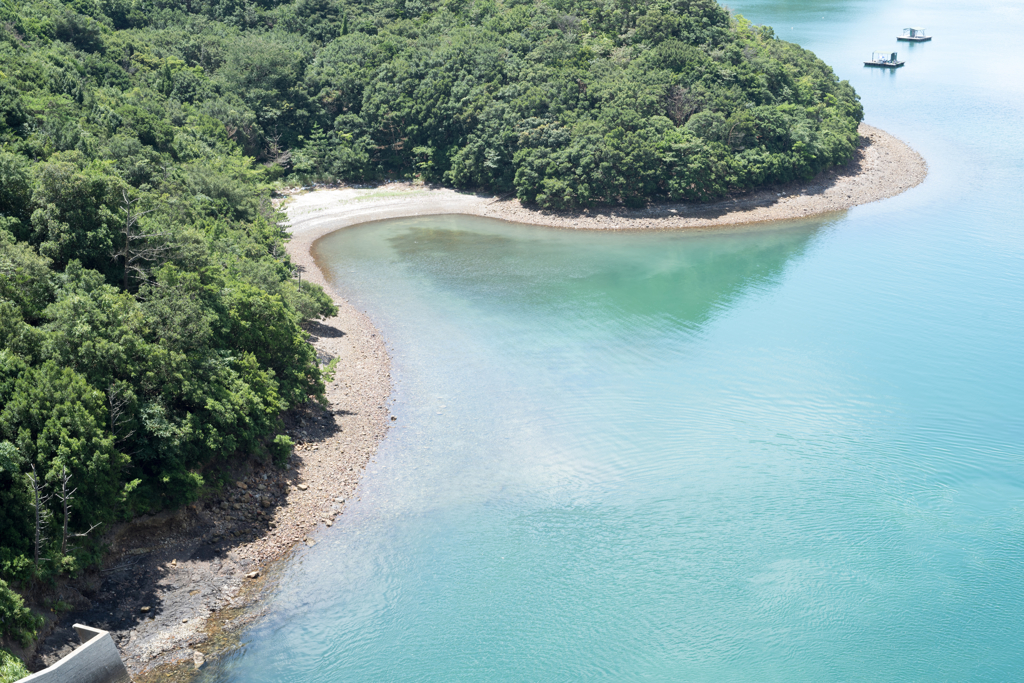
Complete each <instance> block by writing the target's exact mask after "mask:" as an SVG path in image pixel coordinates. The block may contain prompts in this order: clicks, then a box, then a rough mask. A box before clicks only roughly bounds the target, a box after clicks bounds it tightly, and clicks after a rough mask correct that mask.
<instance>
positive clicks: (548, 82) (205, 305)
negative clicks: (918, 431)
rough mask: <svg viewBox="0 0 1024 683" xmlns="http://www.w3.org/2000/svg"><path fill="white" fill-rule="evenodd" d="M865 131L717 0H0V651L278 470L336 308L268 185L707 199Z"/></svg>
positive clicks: (839, 94) (810, 70)
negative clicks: (250, 464) (160, 522)
mask: <svg viewBox="0 0 1024 683" xmlns="http://www.w3.org/2000/svg"><path fill="white" fill-rule="evenodd" d="M860 118H861V108H860V105H859V103H858V99H857V96H856V94H855V93H854V91H853V90H852V88H851V87H850V86H849V84H847V83H845V82H840V81H838V79H836V77H835V76H834V74H833V73H832V71H831V70H830V69H829V68H828V67H827V66H826V65H825V64H823V63H822V62H821V61H820V60H818V59H817V58H816V57H814V55H812V54H811V53H809V52H807V51H805V50H802V49H801V48H799V47H798V46H795V45H792V44H789V43H785V42H783V41H780V40H778V39H776V38H774V36H773V34H772V31H771V29H769V28H765V27H757V26H752V25H750V24H749V23H748V22H746V21H745V20H744V19H743V18H742V17H731V16H730V15H729V13H728V12H727V11H726V10H724V9H723V8H722V7H720V6H719V5H717V4H715V3H714V2H712V1H711V0H659V1H655V0H639V1H635V2H634V1H632V0H614V1H609V2H605V3H596V2H592V0H537V1H534V0H530V1H529V2H523V1H520V0H505V1H504V2H502V1H499V0H443V1H441V2H436V1H434V0H375V1H374V2H369V3H365V4H359V3H356V2H349V1H346V0H339V1H332V0H297V1H296V2H291V3H280V2H276V1H275V0H256V1H252V0H74V1H73V2H58V1H56V0H0V631H2V632H3V634H5V635H7V636H14V637H22V636H27V635H28V634H30V633H31V631H32V629H33V628H34V622H33V620H32V619H31V618H30V617H29V616H28V615H27V614H26V613H25V612H24V610H23V609H21V608H20V607H19V604H18V601H17V598H16V596H15V594H14V593H13V592H11V590H9V589H8V587H7V585H8V584H13V585H16V586H19V587H22V588H25V587H29V588H30V587H31V586H33V585H38V584H39V582H41V581H46V580H47V579H48V577H52V576H54V575H55V574H59V573H61V572H74V571H76V569H77V568H79V567H81V566H83V565H84V564H86V563H89V562H92V561H95V558H96V556H97V555H96V554H97V552H98V551H99V548H98V547H97V546H96V544H95V543H93V541H92V539H93V538H95V537H96V536H98V534H99V533H100V532H101V531H102V528H103V525H104V524H107V523H110V522H112V521H114V520H116V519H120V518H125V517H127V516H131V515H133V514H136V513H138V512H142V511H147V510H153V509H157V508H161V507H166V506H171V505H178V504H181V503H183V502H187V501H189V500H192V499H194V498H195V497H196V496H198V495H200V494H201V491H202V489H203V487H206V486H216V485H218V476H219V475H218V472H219V471H220V469H219V468H221V466H222V465H224V464H226V463H229V462H231V461H232V459H234V458H237V457H239V455H242V454H245V455H247V456H255V457H263V458H271V457H275V456H277V457H282V456H284V455H285V454H286V453H287V452H288V449H289V443H288V441H287V438H286V437H284V436H283V435H281V434H280V433H279V432H280V430H279V418H278V416H279V414H280V413H281V411H282V410H285V409H287V408H289V407H291V406H295V405H297V404H299V403H302V402H305V401H307V400H309V399H310V397H314V398H315V397H317V396H318V395H321V394H322V391H323V379H322V376H321V372H320V369H319V367H318V364H317V362H316V358H315V356H314V354H313V352H312V350H311V348H310V346H309V344H308V343H307V341H306V338H305V335H304V333H303V332H302V329H301V327H300V324H301V323H302V321H304V320H307V319H311V318H315V317H318V316H321V315H324V314H327V313H330V312H331V311H332V309H333V306H332V304H331V302H330V300H329V299H328V298H327V297H326V296H325V294H324V293H323V292H322V291H321V290H319V289H318V288H317V287H315V286H311V285H309V284H308V283H303V282H300V281H299V280H298V279H296V278H295V273H294V272H293V270H294V269H293V268H292V266H291V264H290V263H289V261H288V259H287V256H286V254H285V250H284V247H283V242H284V239H285V237H286V236H285V235H284V234H283V232H282V230H281V228H280V226H279V222H280V218H281V217H280V215H279V214H278V213H277V212H276V211H275V209H274V207H273V205H272V204H271V201H270V190H271V187H272V185H273V184H274V183H290V182H308V181H310V180H316V179H333V178H340V179H346V180H377V179H386V178H412V177H420V178H422V179H424V180H426V181H430V182H438V183H444V184H448V185H452V186H456V187H464V188H480V189H485V190H488V191H491V192H496V193H503V194H508V195H516V196H518V197H519V198H520V199H522V200H523V201H524V202H527V203H531V204H535V205H540V206H543V207H578V206H585V205H590V204H595V203H604V204H626V205H630V206H636V205H641V204H643V203H645V202H648V201H650V200H657V199H686V200H694V201H704V200H709V199H713V198H715V197H719V196H721V195H723V194H724V193H725V192H727V191H729V190H730V189H735V188H747V187H752V186H757V185H760V184H764V183H769V182H778V181H789V180H793V179H797V178H806V177H810V176H811V175H813V174H814V173H816V172H817V171H819V170H821V169H822V168H825V167H827V166H829V165H831V164H835V163H839V162H842V161H845V160H846V159H848V158H849V157H850V155H851V154H852V152H853V150H854V145H855V141H856V126H857V123H858V122H859V121H860ZM72 490H75V493H74V494H73V495H71V496H70V497H68V496H67V495H66V494H67V492H69V491H72ZM62 498H64V499H66V500H67V504H66V505H65V503H64V502H63V501H62ZM96 525H100V526H99V527H98V530H96ZM90 529H93V533H92V534H91V535H88V536H76V534H85V533H86V532H88V531H89V530H90ZM37 532H38V533H37Z"/></svg>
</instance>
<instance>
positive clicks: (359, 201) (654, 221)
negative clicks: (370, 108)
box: [287, 123, 928, 283]
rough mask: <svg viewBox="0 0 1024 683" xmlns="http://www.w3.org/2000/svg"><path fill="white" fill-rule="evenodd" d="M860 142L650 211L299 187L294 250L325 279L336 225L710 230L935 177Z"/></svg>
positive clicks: (890, 151) (902, 147)
mask: <svg viewBox="0 0 1024 683" xmlns="http://www.w3.org/2000/svg"><path fill="white" fill-rule="evenodd" d="M858 130H859V132H860V145H859V148H858V150H857V153H856V155H855V157H854V158H853V159H852V160H851V161H850V162H848V163H847V164H845V165H844V166H841V167H837V168H834V169H829V170H827V171H824V172H822V173H821V174H819V175H818V176H817V177H815V178H814V179H812V180H810V181H807V182H799V183H791V184H788V185H781V186H775V187H769V188H765V189H763V190H759V191H757V192H751V193H744V194H739V195H736V196H733V197H729V198H727V199H724V200H721V201H718V202H714V203H711V204H684V203H676V204H673V203H662V204H655V205H652V206H649V207H646V208H643V209H625V208H620V207H611V208H601V209H591V210H583V211H571V212H570V211H543V210H537V209H531V208H527V207H524V206H523V205H522V204H521V203H520V202H519V201H518V200H515V199H502V198H500V197H494V196H487V195H479V194H470V193H464V192H457V191H455V190H451V189H447V188H432V187H426V186H422V185H420V186H416V185H413V184H411V183H392V184H390V185H385V186H382V187H377V188H373V189H360V188H356V187H348V188H338V189H323V190H317V191H314V192H304V193H302V192H301V191H299V192H297V193H296V194H295V195H294V196H293V197H291V198H290V199H289V204H288V207H287V210H288V216H289V220H290V226H291V233H292V241H291V242H290V243H289V253H290V254H291V256H292V259H293V261H295V262H296V263H297V264H298V265H300V266H301V267H303V268H305V269H306V270H307V271H308V272H309V273H310V274H311V276H312V277H313V278H317V280H318V282H321V283H324V281H323V278H322V275H320V274H319V268H318V267H317V265H316V263H315V262H314V260H313V259H312V258H311V257H310V255H309V254H310V249H311V248H312V245H313V242H315V241H316V240H317V239H319V238H320V237H323V236H324V235H327V234H329V233H331V232H334V231H335V230H339V229H341V228H345V227H349V226H352V225H356V224H359V223H367V222H371V221H376V220H385V219H389V218H402V217H407V216H425V215H436V214H446V213H459V214H469V215H474V216H481V217H486V218H496V219H500V220H507V221H511V222H515V223H527V224H532V225H541V226H547V227H553V228H568V229H576V230H686V229H711V228H718V227H725V226H739V225H746V224H752V223H766V222H771V221H780V220H794V219H800V218H810V217H812V216H816V215H820V214H825V213H834V212H838V211H844V210H846V209H850V208H853V207H854V206H859V205H861V204H869V203H871V202H876V201H879V200H882V199H887V198H889V197H894V196H896V195H898V194H902V193H903V192H906V191H907V190H909V189H911V188H912V187H915V186H917V185H919V184H920V183H921V182H923V181H924V179H925V177H926V176H927V175H928V164H927V163H926V162H925V160H924V159H923V158H922V157H921V155H920V154H918V153H917V152H916V151H915V150H914V149H913V148H911V147H910V146H909V145H907V144H906V143H905V142H903V141H902V140H900V139H899V138H897V137H895V136H893V135H890V134H889V133H886V132H885V131H883V130H881V129H878V128H874V127H873V126H869V125H867V124H863V123H862V124H861V125H860V128H859V129H858Z"/></svg>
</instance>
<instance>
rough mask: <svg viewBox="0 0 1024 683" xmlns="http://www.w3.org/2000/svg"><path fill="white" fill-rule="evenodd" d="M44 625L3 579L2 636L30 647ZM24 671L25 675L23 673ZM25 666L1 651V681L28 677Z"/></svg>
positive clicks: (0, 591) (0, 596) (0, 594)
mask: <svg viewBox="0 0 1024 683" xmlns="http://www.w3.org/2000/svg"><path fill="white" fill-rule="evenodd" d="M42 625H43V619H42V617H37V616H36V615H34V614H32V611H31V610H29V608H28V607H25V601H24V600H23V599H22V597H21V596H20V595H18V594H17V593H15V592H14V591H13V590H12V589H11V588H10V587H9V586H8V585H7V582H6V581H4V580H3V579H0V634H3V635H4V636H5V637H7V638H13V639H14V640H17V641H19V642H20V643H21V644H22V647H26V646H28V643H29V641H30V640H31V639H32V638H33V637H35V634H36V630H37V629H39V628H40V627H41V626H42ZM22 671H24V674H21V672H22ZM27 675H28V672H27V671H25V667H24V665H22V663H21V662H20V661H19V660H18V659H17V658H16V657H14V656H13V655H11V654H10V653H9V652H6V651H4V650H0V680H4V681H6V680H12V681H16V680H18V678H14V676H19V677H23V676H27Z"/></svg>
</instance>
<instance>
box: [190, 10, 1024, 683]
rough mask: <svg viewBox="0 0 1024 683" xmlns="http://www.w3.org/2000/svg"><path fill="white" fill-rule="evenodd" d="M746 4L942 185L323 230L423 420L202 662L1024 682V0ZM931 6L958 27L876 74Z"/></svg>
mask: <svg viewBox="0 0 1024 683" xmlns="http://www.w3.org/2000/svg"><path fill="white" fill-rule="evenodd" d="M730 6H731V7H732V8H733V9H734V10H737V11H740V12H742V13H743V14H744V15H745V16H747V17H748V18H750V19H752V20H753V21H755V22H756V23H767V24H771V25H773V26H775V27H776V29H777V32H778V34H779V35H781V36H782V37H784V38H786V39H790V40H795V41H797V42H800V43H801V44H802V45H804V46H806V47H808V48H809V49H812V50H814V51H815V52H817V53H818V54H819V55H820V56H822V57H823V58H824V59H826V61H828V62H829V63H831V64H833V65H834V66H835V68H836V71H837V72H838V73H839V74H840V76H841V77H843V78H848V79H850V80H851V82H852V83H853V84H854V86H855V87H856V88H857V90H858V92H860V93H861V96H862V98H863V101H864V104H865V109H866V112H867V120H868V121H869V122H870V123H872V124H873V125H876V126H879V127H881V128H884V129H886V130H888V131H890V132H892V133H894V134H896V135H898V136H900V137H902V138H903V139H905V140H907V141H908V142H909V143H911V144H912V145H913V146H914V147H915V148H916V149H918V150H920V151H921V152H922V153H923V154H924V156H925V157H926V158H927V160H928V162H929V164H930V170H931V174H930V176H929V178H928V180H927V181H926V182H925V184H923V185H922V186H920V187H918V188H915V189H914V190H912V191H910V192H908V193H906V194H904V195H901V196H899V197H897V198H894V199H891V200H887V201H885V202H880V203H876V204H872V205H868V206H864V207H858V208H856V209H853V210H851V211H849V212H847V213H843V214H836V215H832V216H828V217H825V218H818V219H813V220H805V221H799V222H793V223H786V224H777V225H772V226H769V227H761V228H757V229H749V230H732V231H723V232H715V233H704V234H695V233H624V234H605V233H592V232H580V233H573V232H566V231H556V230H546V229H540V228H533V227H527V226H519V225H514V224H507V223H500V222H496V221H486V220H481V219H475V218H466V217H436V218H417V219H405V220H398V221H389V222H385V223H378V224H371V225H365V226H361V227H357V228H352V229H348V230H344V231H341V232H339V233H336V234H335V235H332V236H330V237H329V238H326V239H324V240H322V241H321V242H320V243H319V255H320V258H321V260H322V261H323V262H325V263H327V264H329V266H330V270H331V277H332V278H333V280H334V282H335V283H336V284H337V287H338V288H339V289H340V290H341V291H343V292H344V293H345V294H346V295H348V296H349V297H350V298H352V299H353V300H354V301H356V302H357V303H358V304H359V305H360V307H361V308H364V309H366V310H368V311H369V313H370V315H371V316H372V317H373V319H374V321H375V322H376V323H377V324H378V325H379V327H380V328H381V329H382V330H383V332H384V333H385V335H386V337H387V339H388V342H389V345H390V346H391V347H392V349H393V357H394V373H393V374H394V376H395V378H396V393H395V396H394V398H395V399H396V403H395V405H394V407H393V410H394V414H395V415H396V416H397V417H398V421H397V422H396V423H395V424H396V427H395V428H394V429H393V430H392V431H391V433H390V435H389V436H388V437H387V439H386V441H385V442H384V444H383V446H382V449H381V452H380V454H379V456H378V458H377V460H376V462H374V463H373V464H372V466H371V467H370V469H369V471H368V474H367V476H366V478H365V480H364V483H363V485H362V489H361V500H359V501H357V502H355V503H354V504H353V505H352V506H351V507H350V509H349V511H348V512H346V514H345V515H344V516H343V517H341V518H340V522H339V523H338V524H336V525H335V526H334V527H333V528H332V529H330V530H328V531H327V532H326V533H325V534H324V535H323V536H322V538H323V542H321V543H320V544H319V545H317V546H316V547H314V548H311V549H307V550H305V551H304V552H303V553H302V554H301V555H300V556H299V557H298V558H297V559H296V560H295V561H294V562H293V563H292V564H291V565H289V566H288V567H287V568H286V570H285V580H284V581H283V582H282V586H283V587H282V588H281V589H280V591H279V592H278V593H277V594H276V595H275V596H273V597H272V598H271V604H270V613H269V616H267V617H266V618H264V619H262V620H261V621H259V622H258V623H257V624H256V625H255V626H254V627H252V628H251V629H250V630H249V631H247V632H246V634H245V637H244V645H243V647H242V648H241V649H240V650H239V651H238V652H237V653H236V654H235V655H234V656H232V657H230V658H228V659H227V660H225V661H222V662H220V663H219V664H217V665H215V666H214V667H213V668H212V669H211V670H210V671H209V672H208V673H207V675H206V678H208V679H209V680H217V681H224V682H228V681H231V682H236V681H237V682H240V683H241V682H246V683H248V682H261V681H275V682H278V681H304V682H317V681H325V682H326V681H332V682H333V681H567V680H641V679H643V680H651V681H680V680H685V681H851V680H871V681H915V680H918V681H943V680H948V681H1010V680H1020V679H1022V678H1024V647H1022V646H1021V641H1022V639H1024V638H1022V635H1024V590H1022V586H1024V341H1022V340H1024V314H1022V312H1024V233H1022V228H1024V225H1022V219H1021V215H1022V210H1024V193H1022V190H1021V187H1022V180H1024V134H1022V132H1021V121H1022V120H1024V78H1022V71H1024V48H1022V44H1024V41H1021V40H1019V38H1018V36H1019V35H1021V34H1024V8H1021V7H1020V6H1019V5H1017V4H1015V3H1011V2H990V3H986V2H975V3H968V4H961V3H952V2H929V3H924V2H881V1H877V0H849V1H846V2H806V1H801V2H799V3H797V2H768V1H767V0H765V1H757V0H744V1H742V2H731V3H730ZM906 25H924V26H926V27H927V28H928V29H929V30H930V31H931V32H932V33H933V34H934V35H935V36H936V38H935V40H934V41H933V42H932V43H930V44H925V45H915V46H902V45H901V46H900V47H898V48H897V49H898V50H899V51H900V52H901V54H903V55H904V56H905V58H906V60H907V66H906V67H905V68H904V69H902V70H900V71H899V72H896V73H883V72H879V71H873V70H867V69H864V68H862V67H861V66H860V63H861V62H862V61H863V59H865V58H866V57H867V56H869V55H870V52H871V50H873V49H878V48H879V47H883V46H887V45H895V41H894V40H893V37H894V36H895V35H896V33H897V32H898V30H899V29H900V28H902V27H903V26H906Z"/></svg>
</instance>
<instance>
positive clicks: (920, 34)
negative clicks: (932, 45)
mask: <svg viewBox="0 0 1024 683" xmlns="http://www.w3.org/2000/svg"><path fill="white" fill-rule="evenodd" d="M931 39H932V37H931V36H929V35H925V32H924V29H923V28H905V29H903V35H901V36H896V40H906V41H908V42H911V43H923V42H924V41H926V40H931Z"/></svg>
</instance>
